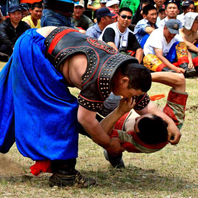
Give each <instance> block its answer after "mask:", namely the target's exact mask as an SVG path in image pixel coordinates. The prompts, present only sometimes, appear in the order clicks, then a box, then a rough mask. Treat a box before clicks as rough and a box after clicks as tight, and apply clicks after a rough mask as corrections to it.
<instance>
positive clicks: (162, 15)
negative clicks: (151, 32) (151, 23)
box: [156, 5, 166, 25]
mask: <svg viewBox="0 0 198 198" xmlns="http://www.w3.org/2000/svg"><path fill="white" fill-rule="evenodd" d="M165 17H166V13H165V5H162V6H161V8H160V9H159V11H158V17H157V22H156V24H157V25H158V23H159V22H160V21H161V20H162V19H164V18H165Z"/></svg>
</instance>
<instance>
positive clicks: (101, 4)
mask: <svg viewBox="0 0 198 198" xmlns="http://www.w3.org/2000/svg"><path fill="white" fill-rule="evenodd" d="M106 4H107V0H100V7H101V8H104V7H106Z"/></svg>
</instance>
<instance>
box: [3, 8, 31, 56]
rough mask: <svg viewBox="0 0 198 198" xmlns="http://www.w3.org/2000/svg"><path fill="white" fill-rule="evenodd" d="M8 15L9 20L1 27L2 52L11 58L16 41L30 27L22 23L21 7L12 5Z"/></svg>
mask: <svg viewBox="0 0 198 198" xmlns="http://www.w3.org/2000/svg"><path fill="white" fill-rule="evenodd" d="M8 13H9V18H7V19H6V20H5V21H3V22H2V23H1V25H0V52H3V53H5V54H7V55H8V56H10V55H11V54H12V51H13V48H14V44H15V42H16V40H17V39H18V38H19V36H20V35H21V34H22V33H23V32H25V31H26V30H27V29H29V28H30V26H29V25H28V24H27V23H25V22H23V21H21V19H22V11H21V8H20V6H19V5H11V6H10V7H9V9H8Z"/></svg>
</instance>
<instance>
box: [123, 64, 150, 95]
mask: <svg viewBox="0 0 198 198" xmlns="http://www.w3.org/2000/svg"><path fill="white" fill-rule="evenodd" d="M120 72H121V74H123V75H124V76H127V77H128V78H129V87H128V88H133V89H136V90H138V89H140V90H141V91H142V92H147V91H148V90H149V89H150V87H151V81H152V80H151V73H150V71H149V70H148V69H147V68H146V67H144V66H143V65H141V64H138V63H131V61H128V62H125V63H124V64H122V65H121V66H120Z"/></svg>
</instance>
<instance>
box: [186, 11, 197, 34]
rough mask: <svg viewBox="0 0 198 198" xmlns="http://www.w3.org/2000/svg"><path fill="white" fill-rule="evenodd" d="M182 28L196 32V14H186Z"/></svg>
mask: <svg viewBox="0 0 198 198" xmlns="http://www.w3.org/2000/svg"><path fill="white" fill-rule="evenodd" d="M184 28H185V29H187V30H191V31H192V32H195V33H196V32H197V30H198V13H196V12H188V13H187V14H186V15H185V21H184Z"/></svg>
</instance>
